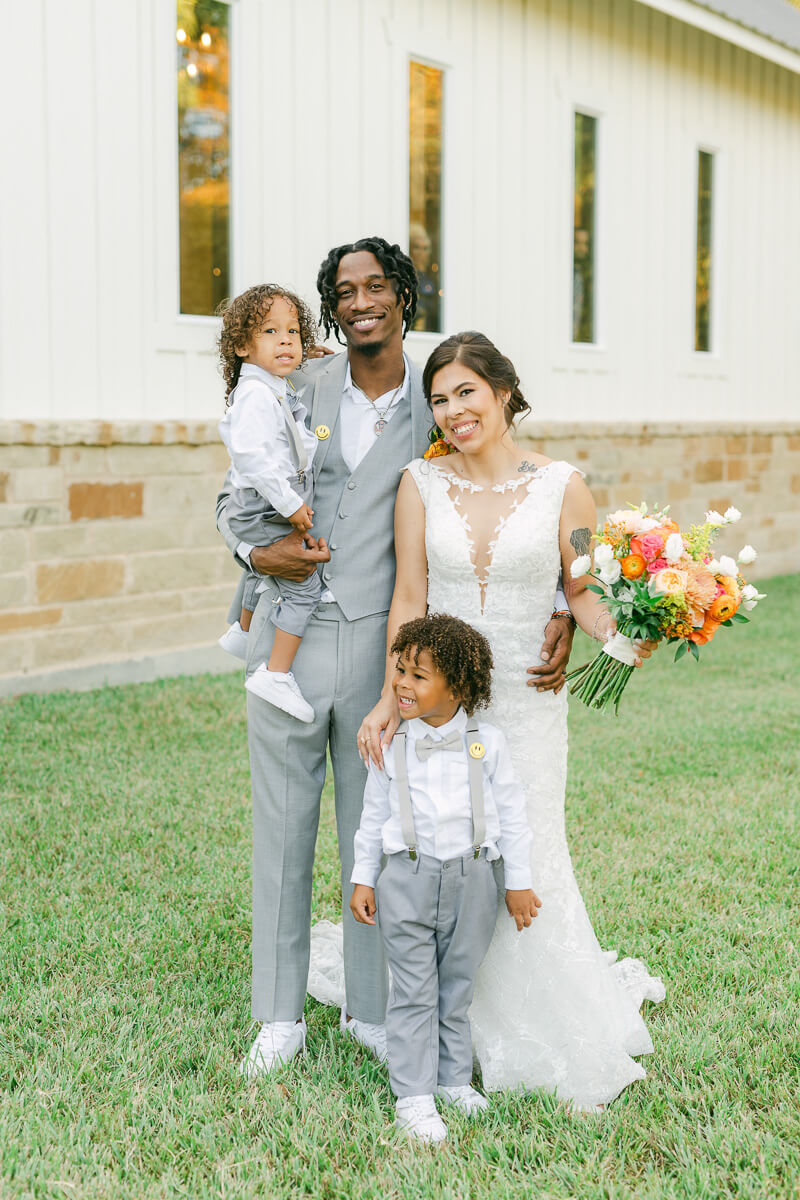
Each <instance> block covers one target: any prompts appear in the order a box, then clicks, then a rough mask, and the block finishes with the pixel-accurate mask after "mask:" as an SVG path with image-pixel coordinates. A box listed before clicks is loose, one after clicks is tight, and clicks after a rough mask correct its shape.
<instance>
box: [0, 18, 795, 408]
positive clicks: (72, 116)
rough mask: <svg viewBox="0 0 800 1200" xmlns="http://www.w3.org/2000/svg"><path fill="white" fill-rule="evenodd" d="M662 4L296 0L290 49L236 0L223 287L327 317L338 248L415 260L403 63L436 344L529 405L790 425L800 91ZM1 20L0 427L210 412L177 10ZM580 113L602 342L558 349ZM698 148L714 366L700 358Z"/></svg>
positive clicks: (218, 396) (566, 296)
mask: <svg viewBox="0 0 800 1200" xmlns="http://www.w3.org/2000/svg"><path fill="white" fill-rule="evenodd" d="M658 7H665V6H664V5H661V6H655V7H652V6H649V5H645V4H643V3H639V2H637V0H569V2H566V0H564V2H561V0H413V2H411V0H294V2H293V3H292V4H289V5H286V6H284V8H283V10H282V12H283V14H284V16H283V17H282V19H281V21H282V23H281V28H280V36H279V37H276V36H274V32H275V31H274V29H273V28H272V20H273V11H274V10H273V9H272V6H271V5H270V4H268V3H266V2H265V0H235V3H233V5H232V31H231V62H232V81H233V84H232V109H233V116H232V128H233V158H234V162H233V201H232V213H233V254H232V262H233V286H234V288H235V290H237V291H238V290H241V289H242V288H244V287H246V286H248V285H249V284H251V283H254V282H258V281H262V280H264V279H272V280H278V281H280V282H284V283H287V284H290V285H293V286H295V287H296V288H297V289H298V290H299V291H300V292H302V293H303V294H304V295H305V296H306V297H307V298H308V299H309V300H310V301H312V302H313V304H314V307H315V308H316V292H315V279H316V272H317V269H318V266H319V263H320V261H321V259H322V258H323V256H324V254H325V253H326V252H327V250H328V249H329V247H330V246H332V245H335V244H337V243H339V242H343V241H349V240H352V239H354V238H356V237H359V236H363V235H365V234H371V233H381V234H383V235H384V236H386V237H388V238H390V239H392V240H397V241H400V242H401V243H402V244H404V245H405V244H406V243H407V234H408V61H409V58H410V57H411V58H415V59H419V60H421V61H424V62H428V63H431V64H433V65H438V66H441V67H443V68H444V69H445V71H446V80H445V134H444V164H443V179H444V203H443V213H444V244H443V245H444V250H443V256H442V258H443V275H444V280H443V281H444V289H445V308H444V313H445V316H444V320H445V327H446V330H447V331H453V330H457V329H462V328H480V329H483V330H485V332H487V333H488V334H490V335H491V336H492V337H494V338H495V339H496V340H497V341H498V343H499V344H500V345H501V346H502V348H503V349H504V350H506V351H507V352H508V353H509V354H511V355H512V357H513V358H514V359H515V361H516V363H517V366H518V369H519V371H520V374H521V376H522V380H523V385H524V387H525V390H526V391H527V393H528V395H529V397H530V399H531V402H532V404H533V406H534V411H535V413H536V415H537V416H538V417H540V418H542V419H559V420H575V421H586V420H639V419H646V420H651V421H652V420H688V421H691V420H695V419H696V420H702V421H704V422H708V421H717V420H718V421H721V422H726V421H738V420H754V419H759V420H765V421H768V420H786V419H789V418H791V417H793V416H796V414H797V395H798V384H799V383H800V336H799V335H800V330H798V317H797V314H798V312H799V311H800V307H799V306H798V301H797V280H798V278H800V223H798V222H797V221H796V219H795V218H796V198H797V196H798V195H800V74H798V73H796V72H795V71H793V70H792V69H791V67H790V65H789V66H787V65H778V64H777V63H775V62H773V61H768V60H767V59H765V58H764V57H761V56H760V55H758V54H756V53H753V52H752V51H750V50H748V49H744V48H742V47H741V46H736V45H733V44H730V43H729V42H728V41H726V40H724V39H722V38H720V37H717V36H714V35H713V34H712V33H710V32H704V31H702V30H700V29H697V28H695V27H693V26H692V25H689V24H687V23H684V22H683V21H681V20H679V19H676V18H675V17H674V16H671V15H669V14H668V13H666V12H661V11H657V10H656V9H657V8H658ZM14 29H15V34H16V39H17V40H16V42H15V44H14V45H13V46H10V47H7V51H8V52H7V55H6V61H5V69H4V72H5V79H4V85H5V91H6V95H7V97H12V98H13V104H12V105H11V108H9V111H13V113H14V120H13V121H9V122H7V123H6V127H5V144H6V156H5V161H6V164H7V169H8V170H9V171H10V172H13V173H14V175H15V176H16V178H15V180H14V186H6V187H4V188H3V189H2V200H0V204H2V220H0V239H1V241H0V255H1V260H0V261H1V264H2V277H1V279H0V305H1V306H2V334H1V335H0V336H1V337H2V342H1V343H0V385H1V388H2V391H1V393H0V419H5V420H11V419H15V418H20V417H24V418H25V419H27V420H67V419H74V418H78V419H92V418H99V419H103V420H162V419H164V420H165V419H178V420H193V419H205V418H210V417H213V416H215V415H216V414H217V413H219V411H220V409H221V406H222V389H221V385H220V381H219V377H218V375H217V371H216V362H215V356H214V350H213V342H214V336H215V330H216V322H215V321H214V320H213V319H212V318H196V317H181V316H179V315H178V313H177V308H178V237H177V234H178V229H177V165H176V123H177V117H176V103H175V20H174V4H173V3H172V2H171V0H139V2H138V3H136V4H135V5H134V6H130V5H129V6H122V5H112V4H104V3H101V0H70V3H69V4H68V5H67V4H62V3H58V0H33V2H32V3H30V4H25V5H18V6H17V8H16V10H15V25H14ZM787 54H788V60H787V61H789V62H791V61H793V58H792V55H791V54H790V53H789V52H787ZM795 57H797V58H798V62H799V63H800V56H795ZM8 103H9V104H10V103H11V101H8ZM576 108H578V109H580V110H581V111H584V112H587V113H590V114H592V115H596V116H597V117H598V118H599V126H598V170H597V186H598V193H597V197H598V229H597V241H596V246H597V280H598V285H597V286H598V294H597V319H598V328H599V335H600V344H599V345H598V346H596V347H576V346H572V345H571V342H570V332H571V331H570V313H571V279H572V267H571V251H572V153H573V148H572V126H573V114H574V111H575V109H576ZM698 149H706V150H711V151H713V152H714V154H715V176H714V206H715V211H714V231H713V238H714V244H713V249H714V271H715V279H714V290H713V329H714V334H713V338H714V352H713V353H711V354H696V353H694V352H693V351H692V349H691V347H692V345H693V300H694V255H695V205H696V169H697V165H696V164H697V153H698ZM438 340H439V337H438V335H433V334H414V335H412V336H411V337H410V338H409V341H408V346H409V349H410V351H411V353H412V355H413V356H414V357H415V358H417V359H418V360H420V361H423V360H424V358H425V356H426V354H427V353H428V350H429V349H430V347H431V346H432V345H434V344H436V342H437V341H438Z"/></svg>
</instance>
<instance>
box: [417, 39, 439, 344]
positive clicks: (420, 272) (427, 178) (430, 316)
mask: <svg viewBox="0 0 800 1200" xmlns="http://www.w3.org/2000/svg"><path fill="white" fill-rule="evenodd" d="M443 78H444V72H443V71H440V70H438V69H437V68H436V67H428V66H425V65H424V64H423V63H416V62H412V63H411V64H410V78H409V118H408V119H409V146H410V157H409V174H408V195H409V206H408V253H409V256H410V258H411V261H412V262H413V264H414V269H415V270H416V272H417V280H418V283H419V298H418V301H417V315H416V317H415V319H414V328H415V329H427V330H433V331H434V332H437V333H438V332H441V328H442V325H441V320H442V318H441V308H442V295H443V292H442V269H441V246H442V85H443Z"/></svg>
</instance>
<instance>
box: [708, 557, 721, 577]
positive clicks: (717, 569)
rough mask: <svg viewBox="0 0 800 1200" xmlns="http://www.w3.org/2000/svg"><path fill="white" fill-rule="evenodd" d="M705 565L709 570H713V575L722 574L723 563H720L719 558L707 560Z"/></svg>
mask: <svg viewBox="0 0 800 1200" xmlns="http://www.w3.org/2000/svg"><path fill="white" fill-rule="evenodd" d="M705 565H706V567H707V568H708V569H709V571H710V572H711V574H712V575H721V574H722V564H721V563H720V561H719V559H718V558H712V559H711V562H707V563H706V564H705Z"/></svg>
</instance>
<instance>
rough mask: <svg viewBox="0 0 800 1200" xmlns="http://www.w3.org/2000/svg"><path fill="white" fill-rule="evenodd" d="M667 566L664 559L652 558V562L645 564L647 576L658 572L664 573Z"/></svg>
mask: <svg viewBox="0 0 800 1200" xmlns="http://www.w3.org/2000/svg"><path fill="white" fill-rule="evenodd" d="M668 566H669V563H668V562H667V560H666V559H665V558H654V559H653V561H652V562H649V563H648V564H647V574H648V575H655V574H656V573H657V572H658V571H664V570H666V568H667V567H668Z"/></svg>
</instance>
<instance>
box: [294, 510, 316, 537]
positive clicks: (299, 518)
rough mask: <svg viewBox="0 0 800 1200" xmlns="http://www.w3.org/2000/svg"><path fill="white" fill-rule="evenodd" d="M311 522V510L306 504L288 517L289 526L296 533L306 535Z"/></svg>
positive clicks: (312, 518)
mask: <svg viewBox="0 0 800 1200" xmlns="http://www.w3.org/2000/svg"><path fill="white" fill-rule="evenodd" d="M313 520H314V510H313V508H309V507H308V505H307V504H301V505H300V507H299V508H298V510H297V512H293V513H292V515H291V516H290V517H289V524H290V525H293V526H294V528H295V529H296V530H297V531H298V533H308V531H309V529H310V528H311V525H312V523H313Z"/></svg>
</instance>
